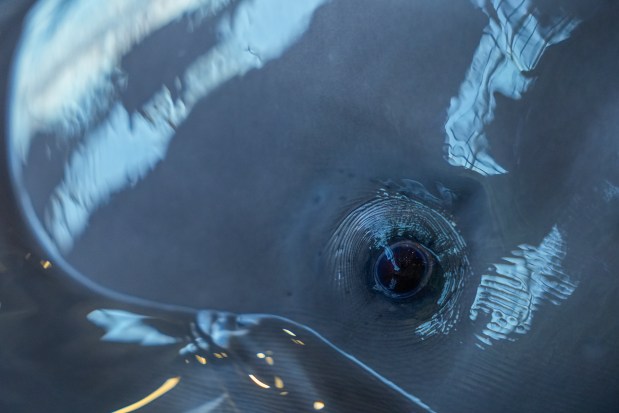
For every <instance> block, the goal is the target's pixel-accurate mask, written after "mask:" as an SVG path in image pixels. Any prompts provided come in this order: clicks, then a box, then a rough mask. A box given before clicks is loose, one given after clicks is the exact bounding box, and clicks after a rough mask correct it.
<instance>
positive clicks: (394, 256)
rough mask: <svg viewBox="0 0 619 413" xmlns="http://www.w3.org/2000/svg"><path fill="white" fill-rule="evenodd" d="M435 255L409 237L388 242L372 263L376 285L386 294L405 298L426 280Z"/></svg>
mask: <svg viewBox="0 0 619 413" xmlns="http://www.w3.org/2000/svg"><path fill="white" fill-rule="evenodd" d="M433 268H434V257H433V255H432V253H431V252H430V251H428V249H427V248H426V247H424V246H423V245H421V244H419V243H417V242H413V241H410V240H403V241H397V242H396V243H394V244H391V245H387V246H385V248H384V251H383V252H381V254H380V255H379V256H378V257H377V259H376V260H375V262H374V268H373V273H374V280H375V281H376V286H377V288H379V289H380V290H381V291H382V292H383V294H385V295H386V296H387V297H391V298H394V299H402V298H408V297H411V296H413V295H415V294H416V293H418V292H419V291H420V290H421V289H422V288H423V287H424V286H425V285H426V284H427V282H428V278H429V277H430V276H431V275H432V270H433Z"/></svg>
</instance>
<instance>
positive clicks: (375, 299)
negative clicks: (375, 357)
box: [323, 191, 470, 340]
mask: <svg viewBox="0 0 619 413" xmlns="http://www.w3.org/2000/svg"><path fill="white" fill-rule="evenodd" d="M427 195H428V196H423V197H420V196H417V194H416V193H415V194H410V193H406V192H401V191H393V192H390V191H381V192H380V193H379V194H378V195H377V196H376V198H375V199H372V200H369V201H367V202H366V203H364V204H362V205H360V206H359V207H357V208H356V209H354V210H352V211H350V212H349V213H348V214H347V216H346V217H345V218H344V219H343V220H342V222H341V223H340V224H339V226H338V227H337V229H336V230H335V231H334V233H333V235H332V237H331V240H330V242H329V244H328V246H327V251H326V254H323V256H325V257H327V262H326V263H325V271H324V272H325V274H326V276H327V277H328V278H329V282H330V284H331V288H330V291H331V292H332V293H333V294H335V301H336V302H338V304H337V311H338V313H339V315H338V316H339V318H340V319H341V320H346V322H347V328H350V329H352V328H364V327H362V326H361V325H358V326H356V325H357V324H359V323H362V322H365V323H367V326H368V328H372V329H376V330H378V331H390V332H391V333H390V334H393V335H397V336H402V338H404V336H406V338H407V339H413V340H414V339H415V338H419V339H425V338H427V337H429V336H431V335H433V334H435V333H439V332H441V333H445V332H447V331H448V330H449V329H450V328H451V326H452V325H453V324H454V322H455V321H456V318H457V313H458V311H457V304H458V296H459V294H460V292H461V290H462V288H463V285H464V282H465V279H466V278H467V276H468V275H469V273H470V268H469V263H468V258H467V255H466V251H465V243H464V240H463V239H462V237H461V236H460V234H459V233H458V232H457V231H456V229H455V224H454V222H453V220H452V219H451V218H449V217H448V215H447V214H446V213H445V212H444V211H443V208H442V206H441V204H440V201H439V200H438V199H437V198H434V197H432V196H430V195H429V194H427ZM357 320H364V321H357ZM367 320H371V323H370V322H369V321H367ZM355 326H356V327H355ZM381 328H383V329H382V330H381ZM385 329H386V330H385ZM390 339H394V337H393V336H390Z"/></svg>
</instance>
